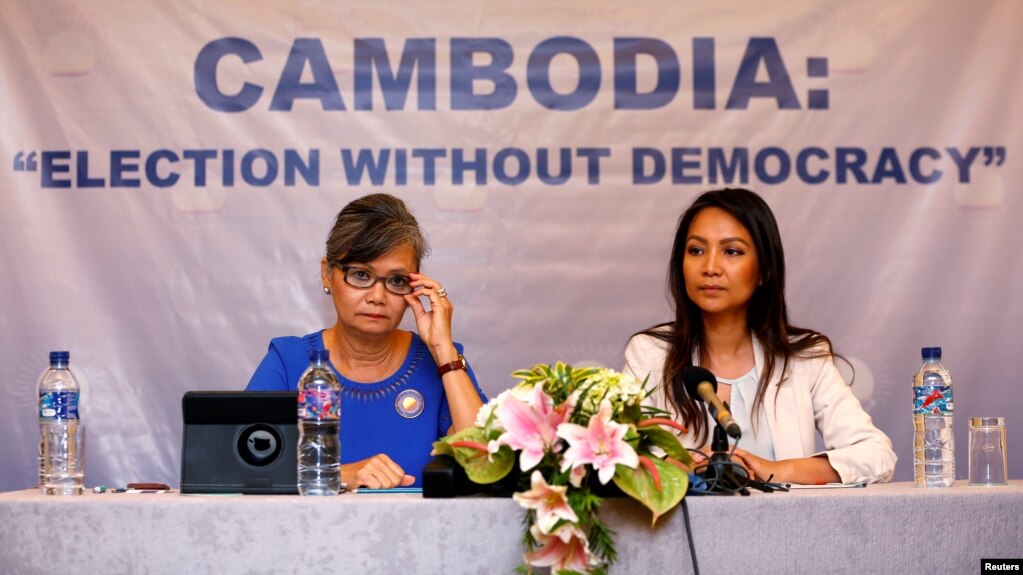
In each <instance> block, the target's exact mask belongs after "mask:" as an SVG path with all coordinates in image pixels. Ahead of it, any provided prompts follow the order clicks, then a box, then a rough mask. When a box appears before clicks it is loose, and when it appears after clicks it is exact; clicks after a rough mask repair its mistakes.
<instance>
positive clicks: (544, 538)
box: [523, 523, 596, 573]
mask: <svg viewBox="0 0 1023 575" xmlns="http://www.w3.org/2000/svg"><path fill="white" fill-rule="evenodd" d="M530 532H531V533H532V534H533V537H534V538H536V540H537V541H539V542H540V544H541V547H540V548H539V549H537V550H535V551H532V552H530V553H526V555H525V557H523V559H525V561H526V563H529V564H530V565H533V566H535V567H552V569H551V571H552V572H554V573H558V572H560V571H578V572H580V573H588V572H589V570H590V567H591V566H593V565H595V564H596V558H595V557H594V556H593V553H592V552H591V551H590V545H589V543H588V542H587V540H586V535H585V534H584V533H583V532H582V530H581V529H579V527H578V526H577V525H575V524H574V523H566V524H564V525H562V526H561V527H560V528H558V530H557V531H556V532H555V533H553V534H550V535H548V534H545V533H543V532H541V531H540V529H539V528H538V526H536V525H534V526H533V527H532V528H530Z"/></svg>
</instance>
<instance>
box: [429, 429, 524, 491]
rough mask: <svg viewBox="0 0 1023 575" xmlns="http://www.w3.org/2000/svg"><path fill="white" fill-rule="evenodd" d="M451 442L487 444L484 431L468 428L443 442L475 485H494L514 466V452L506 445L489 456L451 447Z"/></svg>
mask: <svg viewBox="0 0 1023 575" xmlns="http://www.w3.org/2000/svg"><path fill="white" fill-rule="evenodd" d="M452 441H475V442H477V443H482V444H483V445H486V444H487V441H488V438H487V434H486V432H485V431H483V430H482V429H480V428H478V427H468V428H466V429H463V430H462V431H459V432H458V433H456V434H454V435H452V436H450V437H447V438H445V439H444V442H447V443H448V448H450V449H451V450H452V451H453V452H454V453H453V455H454V456H455V461H457V462H458V464H459V465H461V466H462V467H464V468H465V474H466V475H468V476H469V479H471V480H473V481H474V482H476V483H480V484H487V483H494V482H495V481H499V480H501V479H502V478H504V476H505V475H508V472H509V471H511V468H512V467H513V466H514V465H515V452H514V451H512V449H511V448H510V447H508V446H507V445H502V446H501V449H499V450H498V451H497V453H493V454H490V456H489V457H488V456H487V454H486V453H484V452H482V451H479V450H478V449H472V448H470V447H451V444H450V442H452Z"/></svg>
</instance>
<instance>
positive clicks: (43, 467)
mask: <svg viewBox="0 0 1023 575" xmlns="http://www.w3.org/2000/svg"><path fill="white" fill-rule="evenodd" d="M70 361H71V354H70V353H69V352H66V351H51V352H50V369H48V370H46V373H44V374H43V377H42V379H41V380H40V381H39V433H40V436H41V437H40V442H39V489H40V491H42V492H43V493H44V494H46V495H81V494H82V485H83V483H84V479H85V478H84V471H85V466H84V463H85V461H84V459H83V448H84V445H82V443H81V438H82V435H81V433H80V430H79V425H80V422H79V419H78V395H79V391H80V388H79V386H78V382H77V381H75V377H74V376H73V375H72V374H71V370H70V369H68V364H69V363H70Z"/></svg>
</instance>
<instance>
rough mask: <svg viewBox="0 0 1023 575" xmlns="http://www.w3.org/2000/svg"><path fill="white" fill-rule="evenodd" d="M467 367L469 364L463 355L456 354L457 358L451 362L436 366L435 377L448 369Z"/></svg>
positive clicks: (441, 375)
mask: <svg viewBox="0 0 1023 575" xmlns="http://www.w3.org/2000/svg"><path fill="white" fill-rule="evenodd" d="M467 367H469V364H468V363H466V361H465V356H464V355H462V354H458V359H456V360H455V361H452V362H451V363H445V364H444V365H439V366H437V377H443V375H444V374H445V373H447V372H449V371H455V370H456V369H465V368H467Z"/></svg>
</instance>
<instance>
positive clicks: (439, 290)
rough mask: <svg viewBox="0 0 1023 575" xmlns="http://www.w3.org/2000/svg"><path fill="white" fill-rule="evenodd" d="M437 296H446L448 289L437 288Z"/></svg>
mask: <svg viewBox="0 0 1023 575" xmlns="http://www.w3.org/2000/svg"><path fill="white" fill-rule="evenodd" d="M437 297H448V290H446V289H444V288H437Z"/></svg>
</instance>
